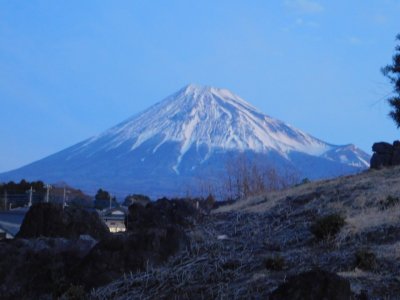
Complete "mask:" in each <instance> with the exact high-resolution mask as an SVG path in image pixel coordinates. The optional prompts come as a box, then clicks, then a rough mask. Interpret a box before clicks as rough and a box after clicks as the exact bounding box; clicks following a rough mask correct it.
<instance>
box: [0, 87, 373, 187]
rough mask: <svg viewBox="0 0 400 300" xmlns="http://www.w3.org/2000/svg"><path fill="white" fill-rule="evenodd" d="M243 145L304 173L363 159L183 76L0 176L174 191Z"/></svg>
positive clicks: (349, 166)
mask: <svg viewBox="0 0 400 300" xmlns="http://www.w3.org/2000/svg"><path fill="white" fill-rule="evenodd" d="M243 152H246V153H256V154H257V155H258V157H261V156H262V155H264V156H263V157H264V158H263V159H261V158H260V159H261V160H269V161H274V163H276V164H284V165H285V166H286V167H287V166H290V167H293V168H295V169H297V170H298V171H299V172H300V173H302V174H305V175H307V176H309V177H310V175H311V177H324V176H325V177H326V176H331V175H332V174H334V175H337V174H341V173H349V172H356V171H358V170H361V169H363V168H366V167H368V165H369V164H368V161H369V156H368V155H367V154H366V153H364V152H362V151H361V150H359V149H358V148H356V147H355V146H353V145H346V146H335V145H331V144H328V143H325V142H323V141H321V140H319V139H317V138H314V137H312V136H310V135H308V134H306V133H304V132H302V131H301V130H298V129H296V128H294V127H292V126H290V125H288V124H286V123H284V122H282V121H279V120H277V119H273V118H271V117H269V116H267V115H265V114H263V113H262V112H260V111H259V110H257V109H256V108H255V107H253V106H252V105H250V104H249V103H247V102H246V101H244V100H243V99H241V98H240V97H238V96H236V95H235V94H233V93H232V92H230V91H228V90H226V89H218V88H214V87H202V86H197V85H193V84H191V85H188V86H186V87H184V88H183V89H181V90H179V91H178V92H177V93H175V94H173V95H171V96H169V97H168V98H166V99H164V100H163V101H161V102H159V103H157V104H156V105H154V106H152V107H150V108H149V109H147V110H146V111H144V112H143V113H141V114H138V115H135V116H133V117H131V118H130V119H128V120H126V121H124V122H122V123H120V124H118V125H117V126H115V127H113V128H111V129H109V130H107V131H105V132H104V133H101V134H99V135H98V136H95V137H92V138H90V139H88V140H86V141H83V142H81V143H79V144H77V145H75V146H72V147H70V148H68V149H66V150H63V151H61V152H59V153H56V154H54V155H52V156H50V157H48V158H45V159H43V160H41V161H38V162H35V163H33V164H31V165H28V166H26V167H23V168H21V169H18V170H15V171H12V172H8V173H5V174H3V175H0V179H2V178H13V179H14V178H15V177H18V176H22V177H23V176H24V174H25V177H26V178H28V177H27V176H26V175H29V176H30V177H33V176H39V177H37V178H41V177H40V176H48V178H50V179H51V180H65V181H67V182H69V183H71V184H75V185H76V186H78V187H82V188H83V189H85V187H87V186H88V185H90V184H92V185H94V184H98V185H100V184H102V186H104V187H107V186H112V188H113V189H119V190H121V189H129V187H130V186H132V187H135V188H136V189H137V188H138V187H140V188H141V189H142V190H143V189H144V190H145V191H148V190H153V189H154V188H160V184H163V185H164V188H165V189H170V190H171V191H174V190H177V189H178V186H179V185H182V182H188V181H190V180H193V178H195V177H199V176H200V177H204V176H206V175H204V174H212V173H213V174H215V170H217V169H218V170H219V171H221V170H222V168H223V163H222V161H223V160H226V154H228V153H230V154H232V153H243ZM260 155H261V156H260ZM217 157H218V159H217ZM207 168H208V169H209V170H208V171H207V172H206V173H204V172H205V170H206V169H207ZM200 169H201V170H202V171H203V173H202V174H201V175H199V174H200V173H199V172H200V171H199V170H200ZM211 170H214V171H211ZM44 174H45V175H44ZM314 174H315V176H313V175H314ZM189 178H190V180H189ZM44 179H46V178H44ZM139 183H140V184H139ZM135 184H136V185H135ZM122 186H123V187H122Z"/></svg>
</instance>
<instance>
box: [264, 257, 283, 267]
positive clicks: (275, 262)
mask: <svg viewBox="0 0 400 300" xmlns="http://www.w3.org/2000/svg"><path fill="white" fill-rule="evenodd" d="M264 266H265V268H267V269H268V270H272V271H281V270H283V268H284V267H285V259H284V258H283V257H282V256H280V255H276V256H274V257H268V258H266V259H265V260H264Z"/></svg>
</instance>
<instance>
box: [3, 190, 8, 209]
mask: <svg viewBox="0 0 400 300" xmlns="http://www.w3.org/2000/svg"><path fill="white" fill-rule="evenodd" d="M7 202H8V199H7V191H6V190H4V210H7V208H8V203H7Z"/></svg>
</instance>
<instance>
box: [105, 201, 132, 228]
mask: <svg viewBox="0 0 400 300" xmlns="http://www.w3.org/2000/svg"><path fill="white" fill-rule="evenodd" d="M127 214H128V210H127V209H126V208H124V207H117V208H111V209H107V210H106V211H104V212H102V214H101V218H102V219H103V221H104V222H105V223H106V224H107V226H108V228H109V229H110V232H113V233H115V232H123V231H126V227H125V216H126V215H127Z"/></svg>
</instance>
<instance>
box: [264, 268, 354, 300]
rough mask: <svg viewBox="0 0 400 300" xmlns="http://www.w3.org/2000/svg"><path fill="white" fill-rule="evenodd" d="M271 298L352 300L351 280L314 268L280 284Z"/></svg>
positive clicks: (285, 299)
mask: <svg viewBox="0 0 400 300" xmlns="http://www.w3.org/2000/svg"><path fill="white" fill-rule="evenodd" d="M269 299H270V300H287V299H290V300H321V299H324V300H350V299H352V292H351V289H350V282H349V281H348V280H346V279H344V278H341V277H339V276H338V275H336V274H335V273H331V272H327V271H323V270H312V271H309V272H305V273H301V274H299V275H296V276H293V277H291V278H289V279H288V280H287V282H285V283H283V284H282V285H280V286H279V287H278V288H277V289H276V290H275V291H274V292H273V293H272V294H271V296H270V298H269Z"/></svg>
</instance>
